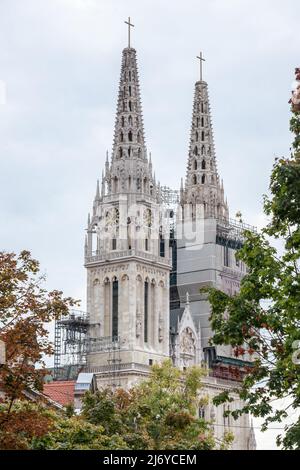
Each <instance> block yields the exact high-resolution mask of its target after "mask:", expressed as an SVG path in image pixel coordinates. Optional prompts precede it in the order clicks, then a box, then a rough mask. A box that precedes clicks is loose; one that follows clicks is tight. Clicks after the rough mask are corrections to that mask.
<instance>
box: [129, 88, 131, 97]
mask: <svg viewBox="0 0 300 470" xmlns="http://www.w3.org/2000/svg"><path fill="white" fill-rule="evenodd" d="M129 96H131V86H130V87H129Z"/></svg>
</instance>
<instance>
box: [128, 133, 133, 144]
mask: <svg viewBox="0 0 300 470" xmlns="http://www.w3.org/2000/svg"><path fill="white" fill-rule="evenodd" d="M128 140H129V142H132V132H131V131H129V132H128Z"/></svg>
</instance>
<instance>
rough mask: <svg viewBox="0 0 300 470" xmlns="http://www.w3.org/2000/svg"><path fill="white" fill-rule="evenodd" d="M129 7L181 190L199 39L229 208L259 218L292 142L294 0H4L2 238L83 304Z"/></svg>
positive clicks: (168, 165)
mask: <svg viewBox="0 0 300 470" xmlns="http://www.w3.org/2000/svg"><path fill="white" fill-rule="evenodd" d="M128 16H131V18H132V21H133V23H134V24H135V28H134V31H133V39H132V45H133V46H134V47H135V48H136V49H137V54H138V62H139V72H140V81H141V92H142V100H143V110H144V121H145V133H146V138H147V146H148V151H151V152H152V161H153V167H154V169H155V171H156V175H157V178H158V179H159V180H160V181H161V183H162V184H167V185H169V186H172V187H174V188H178V187H179V184H180V178H181V176H184V175H185V167H186V161H187V150H188V143H189V130H190V122H191V115H192V99H193V93H194V82H195V81H196V80H197V79H198V69H199V65H198V61H197V60H196V59H195V56H196V55H198V53H199V51H200V50H202V51H203V53H204V57H205V58H206V62H205V64H204V78H205V79H206V80H207V81H208V85H209V92H210V101H211V109H212V117H213V123H214V135H215V144H216V152H217V159H218V168H219V172H220V176H221V177H222V178H223V179H224V187H225V193H226V195H227V197H228V201H229V206H230V209H231V215H232V216H234V214H235V213H236V212H237V211H238V210H241V212H242V214H243V218H244V219H245V221H246V222H248V223H251V224H253V225H258V226H260V225H261V224H262V223H263V215H262V194H263V193H264V192H266V191H267V186H268V180H269V175H270V170H271V168H272V164H273V161H274V157H275V156H282V155H287V154H288V152H289V147H290V143H291V136H290V134H289V131H288V121H289V105H288V100H289V97H290V89H291V84H292V81H293V73H294V68H295V66H299V65H300V64H299V45H300V44H299V34H298V30H299V17H300V3H299V2H298V1H297V0H286V1H285V2H282V1H279V0H260V1H259V0H251V1H249V0H226V1H225V0H185V1H178V0H173V1H172V2H171V1H163V0H143V2H141V1H138V0H126V1H124V0H112V1H108V0H22V1H20V0H1V1H0V44H1V47H0V155H1V157H0V158H1V159H0V162H1V163H0V217H1V218H0V220H1V230H0V249H4V250H11V251H15V252H18V251H19V250H21V249H29V250H31V251H32V254H33V255H34V257H36V258H37V259H39V260H40V262H41V267H42V271H43V272H46V274H47V276H48V281H47V287H48V288H49V289H51V288H58V289H62V290H63V291H64V292H65V294H66V295H72V296H73V297H76V298H80V299H83V304H82V308H83V309H84V308H85V305H84V302H85V272H84V268H83V241H84V228H85V225H86V219H87V213H88V211H89V210H90V209H91V205H92V200H93V197H94V194H95V187H96V179H97V178H99V177H100V175H101V172H102V168H103V166H104V161H105V152H106V150H107V149H108V150H109V151H110V150H111V146H112V136H113V124H114V119H115V109H116V100H117V89H118V80H119V74H120V65H121V51H122V48H123V47H125V46H126V39H127V30H126V26H125V25H124V24H123V21H124V19H126V18H127V17H128ZM271 434H272V433H268V435H267V436H266V435H264V437H263V438H259V446H260V447H268V448H270V446H271V445H273V444H271V441H272V442H274V439H273V437H272V435H271ZM273 434H274V433H273ZM275 434H277V432H275ZM270 436H271V437H270Z"/></svg>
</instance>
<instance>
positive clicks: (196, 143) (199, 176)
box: [183, 53, 228, 218]
mask: <svg viewBox="0 0 300 470" xmlns="http://www.w3.org/2000/svg"><path fill="white" fill-rule="evenodd" d="M197 58H198V59H199V60H200V81H197V82H196V83H195V93H194V103H193V115H192V126H191V135H190V146H189V154H188V164H187V173H186V182H185V191H184V201H183V202H184V203H187V204H203V205H204V215H205V217H216V218H228V210H227V208H226V206H225V201H224V190H223V189H222V187H221V185H220V181H219V175H218V171H217V164H216V156H215V147H214V139H213V128H212V122H211V114H210V106H209V97H208V86H207V83H206V82H205V81H203V80H202V61H203V60H205V59H203V57H202V53H200V56H197Z"/></svg>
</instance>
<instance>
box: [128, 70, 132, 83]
mask: <svg viewBox="0 0 300 470" xmlns="http://www.w3.org/2000/svg"><path fill="white" fill-rule="evenodd" d="M128 76H129V81H131V72H130V70H129V72H128Z"/></svg>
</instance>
